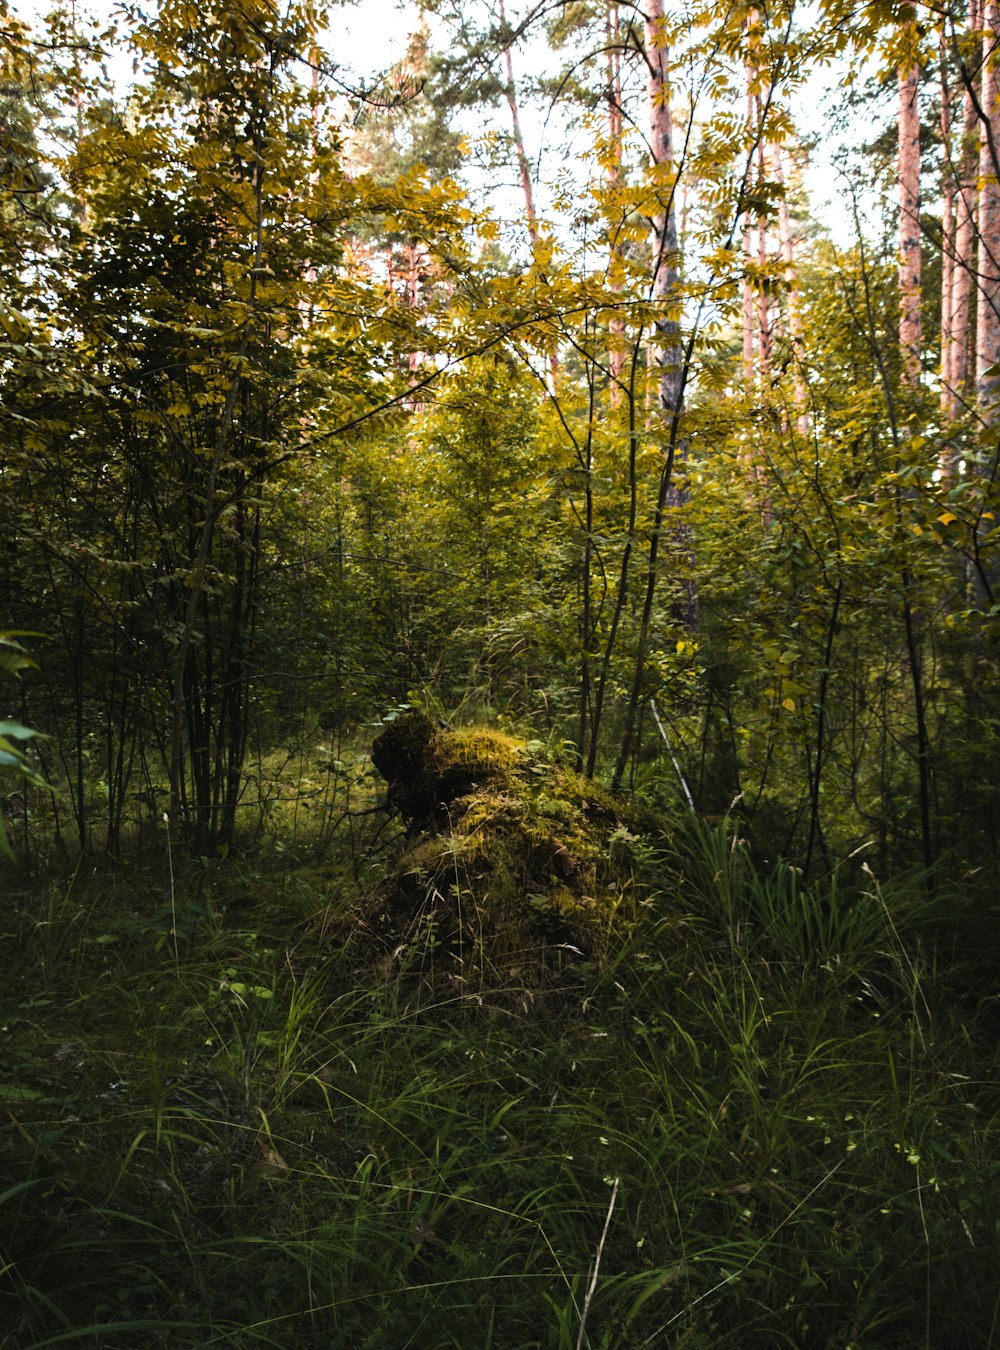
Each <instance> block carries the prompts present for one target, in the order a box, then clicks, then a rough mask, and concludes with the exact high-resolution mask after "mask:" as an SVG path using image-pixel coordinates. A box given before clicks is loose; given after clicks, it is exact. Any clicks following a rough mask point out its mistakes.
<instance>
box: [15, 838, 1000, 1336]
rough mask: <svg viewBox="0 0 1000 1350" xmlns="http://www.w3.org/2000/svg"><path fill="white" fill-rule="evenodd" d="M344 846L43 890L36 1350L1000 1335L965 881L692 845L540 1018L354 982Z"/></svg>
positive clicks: (32, 939)
mask: <svg viewBox="0 0 1000 1350" xmlns="http://www.w3.org/2000/svg"><path fill="white" fill-rule="evenodd" d="M324 842H326V843H328V839H327V837H326V836H325V835H324ZM632 843H633V841H631V840H630V839H625V840H622V839H618V840H617V841H616V844H615V847H616V848H619V849H621V848H623V847H625V846H631V845H632ZM335 852H336V848H335V847H334V848H333V849H331V848H329V847H327V848H326V849H325V851H324V854H323V858H322V861H321V862H320V863H318V864H317V863H313V864H311V865H306V864H305V863H304V862H302V861H301V860H299V861H297V860H296V858H294V857H292V856H291V854H290V853H289V852H285V853H284V854H283V855H282V856H281V857H280V858H277V857H276V855H275V853H274V851H273V850H271V851H270V852H267V853H261V854H259V855H258V857H257V858H256V859H254V858H247V857H243V858H242V859H239V858H235V857H233V858H230V859H227V860H225V861H224V862H222V863H219V864H214V863H213V864H212V865H208V864H197V865H191V866H188V867H186V868H182V869H180V870H179V871H178V873H177V875H176V876H175V877H174V888H173V892H172V896H171V898H170V901H169V903H168V902H167V901H165V898H164V881H163V870H162V866H161V865H160V864H159V863H158V864H157V866H156V867H155V868H151V869H149V870H145V869H143V867H142V866H141V865H139V864H136V863H133V864H131V865H130V866H129V867H128V868H127V869H119V870H118V871H117V872H116V873H108V872H102V873H91V874H90V875H84V874H83V872H82V869H81V871H80V872H78V873H77V875H76V876H75V877H74V878H71V879H70V878H65V879H63V880H62V881H61V882H60V883H58V884H56V882H55V881H53V882H51V883H50V884H49V887H48V890H47V892H45V893H43V891H45V888H44V887H43V886H42V885H41V884H36V885H33V886H32V887H31V888H28V887H24V888H23V889H22V890H21V891H20V892H18V891H17V888H16V887H15V888H13V893H12V894H11V895H9V898H8V904H7V906H6V908H5V918H4V925H3V935H2V941H3V947H4V952H3V959H4V969H5V970H6V971H7V972H8V975H7V980H6V982H5V989H4V996H3V998H4V1014H3V1020H2V1022H0V1026H2V1036H3V1040H2V1043H0V1044H2V1051H0V1054H2V1061H0V1067H2V1073H3V1077H2V1080H0V1105H2V1107H3V1114H4V1117H5V1121H6V1127H5V1131H4V1135H3V1143H2V1146H0V1173H2V1175H0V1346H2V1347H3V1348H4V1350H42V1347H47V1346H57V1345H65V1346H76V1347H85V1348H87V1350H90V1348H92V1347H115V1348H117V1347H149V1346H152V1345H167V1346H170V1347H171V1350H196V1348H197V1350H202V1348H203V1347H210V1346H211V1347H216V1346H217V1347H231V1348H232V1350H237V1348H238V1350H250V1348H251V1347H288V1348H289V1350H291V1348H293V1347H295V1348H296V1350H297V1348H298V1347H317V1348H318V1347H323V1350H335V1348H340V1350H376V1348H377V1350H408V1348H410V1347H413V1348H414V1350H451V1347H462V1350H468V1347H476V1350H583V1348H584V1347H590V1350H643V1348H645V1347H663V1346H671V1347H674V1346H677V1347H680V1346H684V1347H691V1348H692V1350H693V1348H694V1347H712V1346H723V1345H725V1346H730V1347H731V1346H739V1347H749V1348H753V1347H761V1348H763V1347H767V1350H770V1348H771V1347H780V1346H796V1347H823V1348H824V1350H825V1348H826V1347H830V1350H833V1348H834V1347H837V1348H838V1350H847V1347H859V1348H860V1347H865V1348H866V1350H882V1348H883V1347H884V1348H885V1350H896V1348H897V1347H898V1350H903V1348H904V1347H905V1350H912V1347H915V1346H921V1347H928V1348H929V1347H941V1348H942V1350H963V1348H964V1347H969V1348H970V1350H971V1348H972V1347H987V1346H990V1345H993V1344H996V1343H998V1342H1000V1320H998V1303H1000V1284H998V1280H997V1271H998V1269H1000V1250H998V1247H1000V1237H998V1218H997V1216H998V1214H1000V1204H998V1201H1000V1129H998V1118H1000V1100H998V1091H997V1067H998V1066H997V1049H996V1046H997V1038H996V1005H995V999H994V995H993V991H992V988H991V986H990V984H989V970H988V969H987V968H986V961H985V958H984V959H983V960H982V961H981V962H980V963H979V964H976V963H974V962H973V963H970V962H969V961H968V960H967V959H965V958H963V962H964V963H963V964H957V958H956V957H955V956H954V955H953V944H951V945H950V944H949V941H948V940H947V934H948V933H949V932H950V931H951V928H949V924H948V923H944V922H942V915H948V914H949V906H950V905H951V903H952V902H951V900H950V899H948V898H947V895H946V891H947V888H946V886H945V885H944V883H943V881H942V880H941V879H938V881H937V884H936V889H935V892H934V900H933V903H932V902H931V901H930V900H929V899H928V898H927V896H928V890H927V887H926V885H924V886H922V885H921V884H919V883H918V884H916V885H914V884H913V883H910V882H896V883H891V884H890V883H889V882H886V883H884V884H879V883H878V882H877V881H876V879H875V878H874V877H872V876H865V875H864V874H863V873H862V874H861V877H860V882H859V883H858V884H856V885H854V884H849V883H848V882H847V881H842V880H841V879H840V878H838V877H831V878H827V879H826V880H824V881H822V882H818V883H813V884H811V885H806V884H805V883H804V882H803V881H802V879H801V878H800V877H798V875H797V874H796V873H794V872H793V871H792V870H791V869H790V868H787V867H784V866H782V865H779V866H778V867H776V868H772V869H771V870H770V871H769V872H768V873H767V874H761V873H760V872H759V871H758V870H757V869H756V868H755V867H754V866H753V865H752V862H751V858H750V855H749V852H748V850H747V849H746V847H745V846H744V845H743V844H742V843H741V842H740V840H739V837H738V832H737V831H736V829H735V828H734V825H733V823H732V822H731V821H728V820H726V821H723V822H721V823H720V824H716V825H708V824H705V823H703V822H695V821H692V822H691V823H690V824H689V825H688V826H686V827H684V828H683V829H679V830H678V833H677V835H676V836H675V837H674V838H673V840H672V842H671V844H670V846H669V848H668V847H667V846H666V844H663V843H661V844H660V845H658V846H656V847H653V846H652V845H651V843H650V841H648V840H646V841H635V843H634V852H635V854H636V858H637V876H641V878H642V879H641V880H639V879H637V880H636V882H635V884H634V885H633V886H632V887H631V888H625V893H623V895H622V900H621V904H620V905H619V906H618V908H617V910H616V912H615V915H614V922H613V923H612V925H611V926H610V927H609V930H608V933H607V936H606V940H605V943H604V946H603V948H602V950H601V951H600V952H599V953H597V954H596V955H595V957H594V959H593V960H592V962H591V964H590V965H589V966H587V967H585V968H583V969H577V970H575V971H574V973H573V978H572V980H571V981H570V982H568V983H567V987H566V990H565V993H564V996H563V998H562V1001H561V1002H559V1003H556V1004H554V1003H553V1001H552V999H551V997H549V998H547V999H546V1002H545V1006H544V1010H541V1009H539V1008H537V1007H536V1006H535V1005H534V1004H533V1002H532V998H531V990H523V991H519V992H520V993H521V994H522V997H521V999H520V1000H519V1001H518V1000H513V999H511V998H509V997H499V996H497V997H494V996H492V994H491V991H490V990H488V989H485V988H483V989H480V990H477V991H473V992H469V991H468V990H458V989H457V990H456V992H455V995H454V996H453V997H447V996H443V995H442V992H441V990H440V989H437V990H436V991H435V992H434V994H433V996H430V995H427V994H424V993H422V992H421V990H420V988H419V987H417V988H414V987H413V986H412V985H410V986H408V987H407V991H406V994H405V996H404V993H403V987H402V986H401V985H400V984H398V983H396V982H393V981H392V980H389V979H386V978H382V977H379V976H377V975H376V974H375V973H373V972H372V971H371V970H357V969H353V968H352V967H351V965H350V964H349V961H348V960H347V959H346V957H345V956H344V954H343V952H342V951H341V950H339V949H338V948H337V947H336V946H334V945H333V944H332V943H331V941H330V939H329V938H328V936H327V933H328V931H329V925H328V923H327V922H326V920H327V919H328V917H329V915H330V913H331V912H333V911H337V910H338V909H346V907H347V906H348V904H349V902H350V901H351V899H352V896H353V891H352V887H353V886H354V883H353V881H352V876H351V874H352V871H353V867H354V864H353V862H350V861H349V860H348V859H347V855H346V852H345V853H344V854H343V855H342V856H340V858H339V861H337V862H336V865H334V860H333V857H332V854H333V853H335ZM355 856H356V855H355ZM279 864H280V865H279ZM949 922H950V920H949ZM501 992H503V991H501ZM506 992H508V993H509V992H510V991H506ZM518 1008H520V1009H521V1010H520V1011H517V1010H516V1009H518Z"/></svg>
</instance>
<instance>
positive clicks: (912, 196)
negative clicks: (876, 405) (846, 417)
mask: <svg viewBox="0 0 1000 1350" xmlns="http://www.w3.org/2000/svg"><path fill="white" fill-rule="evenodd" d="M906 38H907V42H908V43H909V42H912V43H913V44H914V46H915V45H916V41H917V37H916V23H915V21H914V20H911V21H910V22H909V23H908V24H907V33H906ZM919 86H920V68H919V66H918V65H917V62H916V58H915V56H910V55H909V54H908V56H907V58H906V60H905V61H904V63H903V65H902V66H900V70H899V353H900V366H901V378H902V381H903V383H904V384H906V385H909V386H911V387H913V388H916V386H917V385H919V383H920V348H921V331H920V103H919Z"/></svg>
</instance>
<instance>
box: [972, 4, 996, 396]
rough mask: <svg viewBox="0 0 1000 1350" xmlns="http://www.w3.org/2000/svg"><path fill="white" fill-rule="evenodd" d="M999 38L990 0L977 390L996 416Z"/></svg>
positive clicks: (985, 24)
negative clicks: (997, 65) (997, 61)
mask: <svg viewBox="0 0 1000 1350" xmlns="http://www.w3.org/2000/svg"><path fill="white" fill-rule="evenodd" d="M998 41H1000V9H998V6H997V0H987V5H986V11H985V14H984V16H983V86H982V92H981V94H980V99H979V102H980V107H981V108H982V122H981V125H980V152H979V267H978V275H979V303H978V307H977V309H978V313H977V323H976V393H977V397H978V403H979V409H980V413H981V414H982V415H983V416H984V417H985V419H986V420H987V421H988V422H993V421H995V420H996V416H997V409H996V404H997V397H998V393H1000V377H998V376H997V375H995V374H992V373H991V371H992V370H993V368H994V367H995V366H996V365H998V364H1000V183H998V181H997V163H996V161H997V155H998V154H1000V106H998V90H997V68H996V56H997V53H996V51H995V48H996V46H997V43H998Z"/></svg>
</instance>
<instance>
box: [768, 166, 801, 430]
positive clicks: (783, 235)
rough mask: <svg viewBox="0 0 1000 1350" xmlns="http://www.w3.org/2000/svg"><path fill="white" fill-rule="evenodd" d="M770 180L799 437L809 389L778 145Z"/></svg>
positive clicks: (792, 243)
mask: <svg viewBox="0 0 1000 1350" xmlns="http://www.w3.org/2000/svg"><path fill="white" fill-rule="evenodd" d="M770 149H771V178H772V180H773V181H774V182H775V183H776V184H777V186H778V188H779V189H780V192H779V196H778V247H779V249H780V251H781V270H782V274H783V279H784V282H785V287H786V289H785V298H786V304H787V306H788V340H789V343H790V345H791V348H792V364H793V366H794V370H795V376H794V378H795V426H796V430H797V431H798V433H799V435H800V436H808V435H809V385H808V383H807V381H806V371H805V347H804V343H803V335H802V300H801V297H800V295H799V284H798V279H797V276H796V272H795V243H794V241H793V239H792V222H791V215H790V213H789V210H788V200H787V198H786V197H785V170H784V165H783V163H782V153H781V146H780V145H772V146H771V147H770Z"/></svg>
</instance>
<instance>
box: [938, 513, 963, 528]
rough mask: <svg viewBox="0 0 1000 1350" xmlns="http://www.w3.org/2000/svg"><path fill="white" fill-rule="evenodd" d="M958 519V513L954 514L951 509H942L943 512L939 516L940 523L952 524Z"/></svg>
mask: <svg viewBox="0 0 1000 1350" xmlns="http://www.w3.org/2000/svg"><path fill="white" fill-rule="evenodd" d="M957 519H958V517H957V516H956V515H953V514H952V512H951V511H942V513H941V514H940V515H939V516H938V524H939V525H950V524H951V522H952V521H953V520H957Z"/></svg>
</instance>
